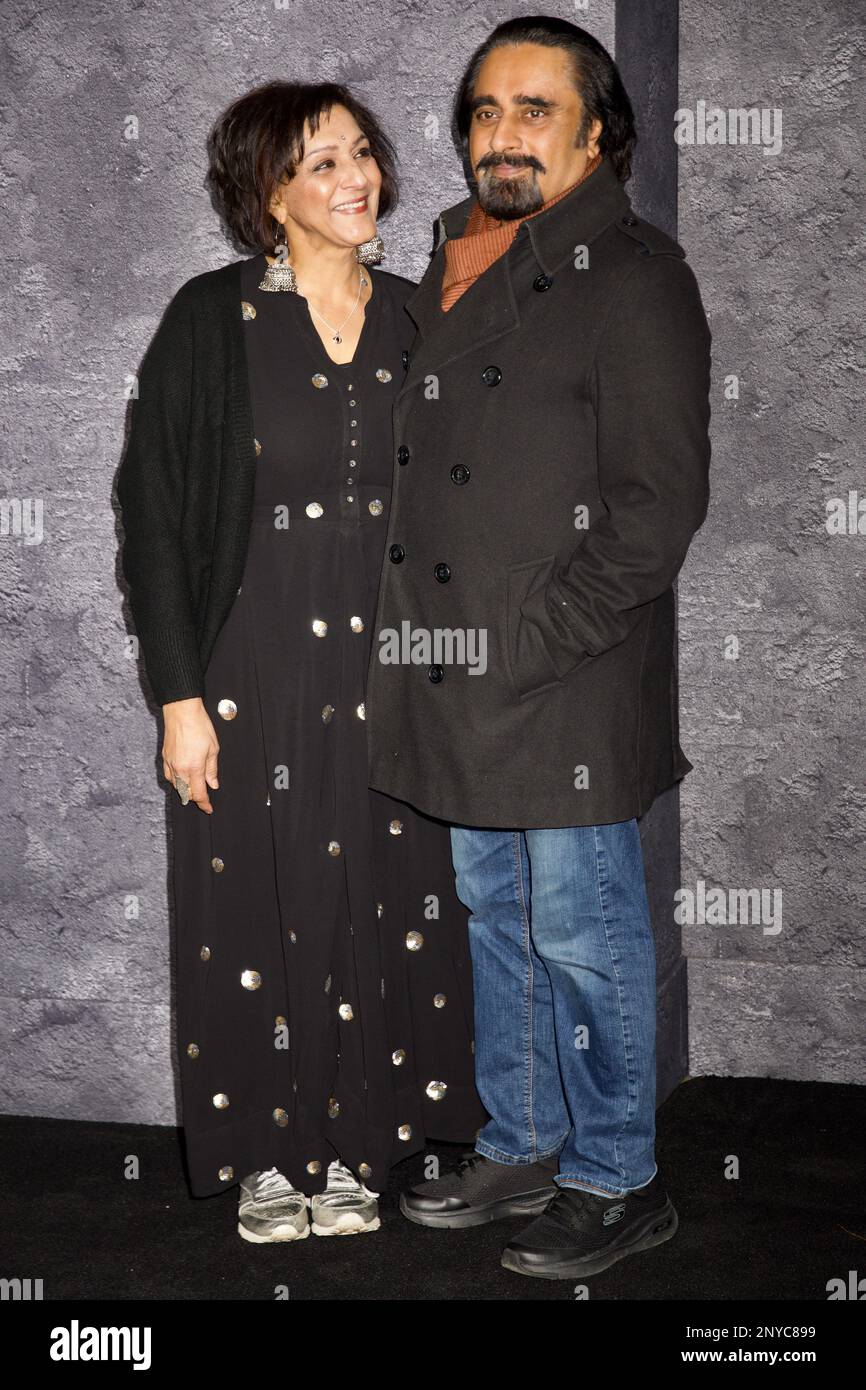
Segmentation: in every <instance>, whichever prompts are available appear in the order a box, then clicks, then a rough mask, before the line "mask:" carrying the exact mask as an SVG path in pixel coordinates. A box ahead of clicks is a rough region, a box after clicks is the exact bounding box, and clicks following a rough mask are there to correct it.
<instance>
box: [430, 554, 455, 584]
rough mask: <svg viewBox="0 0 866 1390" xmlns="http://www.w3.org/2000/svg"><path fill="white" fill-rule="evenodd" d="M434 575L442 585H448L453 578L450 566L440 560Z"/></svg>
mask: <svg viewBox="0 0 866 1390" xmlns="http://www.w3.org/2000/svg"><path fill="white" fill-rule="evenodd" d="M433 573H434V574H435V576H436V578H437V579H438V580H439V583H440V584H447V583H448V580H449V579H450V578H451V570H450V568H449V566H448V565H446V564H445V561H444V560H440V562H439V564H438V565H436V566H435V568H434V570H433Z"/></svg>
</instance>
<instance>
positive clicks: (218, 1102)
mask: <svg viewBox="0 0 866 1390" xmlns="http://www.w3.org/2000/svg"><path fill="white" fill-rule="evenodd" d="M213 1103H214V1105H215V1106H216V1108H217V1110H225V1108H226V1106H227V1105H228V1103H229V1098H228V1096H227V1095H226V1093H225V1091H217V1093H216V1095H215V1096H214V1098H213Z"/></svg>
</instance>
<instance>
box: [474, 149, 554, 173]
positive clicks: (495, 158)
mask: <svg viewBox="0 0 866 1390" xmlns="http://www.w3.org/2000/svg"><path fill="white" fill-rule="evenodd" d="M495 164H510V165H511V166H512V168H514V169H535V170H537V171H538V173H539V174H543V173H544V172H545V168H544V165H543V164H542V162H541V160H540V159H536V158H535V155H532V154H531V155H527V156H525V157H524V158H521V157H520V156H518V155H508V154H485V155H483V156H482V158H481V159H479V161H478V163H477V165H476V169H477V171H478V172H479V173H481V172H482V170H484V169H492V168H493V166H494V165H495Z"/></svg>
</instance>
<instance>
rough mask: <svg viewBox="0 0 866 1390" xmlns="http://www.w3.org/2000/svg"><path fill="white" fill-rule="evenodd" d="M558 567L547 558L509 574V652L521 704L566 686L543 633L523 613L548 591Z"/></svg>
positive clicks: (512, 567)
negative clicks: (534, 598)
mask: <svg viewBox="0 0 866 1390" xmlns="http://www.w3.org/2000/svg"><path fill="white" fill-rule="evenodd" d="M555 564H556V556H555V555H545V556H544V558H543V559H540V560H522V561H521V562H520V564H517V565H510V566H509V567H508V570H507V572H506V599H505V650H506V659H507V661H508V665H509V675H510V677H511V683H512V685H513V686H514V689H515V691H516V692H517V697H518V699H520V700H526V699H528V698H529V696H531V695H540V694H541V692H542V691H543V690H550V689H552V688H553V686H555V685H562V680H561V679H560V677H559V675H558V674H557V671H556V667H555V666H554V664H553V662H552V661H551V659H550V654H549V653H548V650H547V647H546V646H545V644H544V638H543V637H542V635H541V631H540V629H539V628H538V627H537V626H536V624H535V623H533V622H529V621H528V619H526V618H524V617H523V614H522V613H521V611H520V610H521V605H522V604H523V603H524V602H525V601H526V599H528V598H530V597H531V595H532V594H534V593H536V592H537V591H538V590H539V589H543V588H544V587H545V585H546V584H547V582H548V580H549V579H550V576H551V575H552V573H553V569H554V566H555Z"/></svg>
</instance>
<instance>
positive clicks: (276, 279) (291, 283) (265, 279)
mask: <svg viewBox="0 0 866 1390" xmlns="http://www.w3.org/2000/svg"><path fill="white" fill-rule="evenodd" d="M280 232H281V234H282V240H281V241H277V242H276V244H275V245H274V255H275V256H276V258H277V263H276V265H269V266H268V268H267V270H266V271H265V273H264V275H263V276H262V279H261V282H260V284H259V289H260V290H289V291H291V293H292V294H297V292H298V282H297V279H296V278H295V271H294V267H293V266H290V265H289V243H288V241H287V240H286V229H285V227H283V226H281V227H280Z"/></svg>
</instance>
